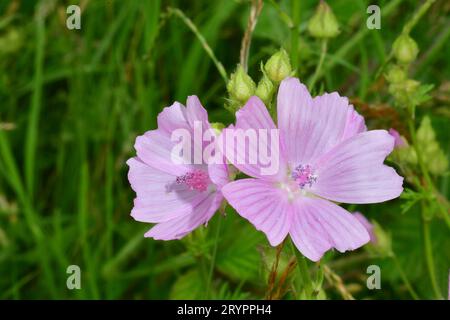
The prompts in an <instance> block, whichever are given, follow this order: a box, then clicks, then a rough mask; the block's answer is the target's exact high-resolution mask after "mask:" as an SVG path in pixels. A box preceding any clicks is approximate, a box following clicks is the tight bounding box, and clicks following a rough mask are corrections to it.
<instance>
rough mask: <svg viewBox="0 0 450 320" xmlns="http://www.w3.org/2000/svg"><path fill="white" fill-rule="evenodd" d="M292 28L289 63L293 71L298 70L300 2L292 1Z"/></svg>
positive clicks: (298, 0) (297, 0)
mask: <svg viewBox="0 0 450 320" xmlns="http://www.w3.org/2000/svg"><path fill="white" fill-rule="evenodd" d="M291 3H292V7H291V11H292V13H291V14H292V27H291V63H292V67H293V69H294V71H297V68H298V38H299V34H298V25H299V24H300V0H292V1H291Z"/></svg>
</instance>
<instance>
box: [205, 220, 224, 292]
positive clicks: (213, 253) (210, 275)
mask: <svg viewBox="0 0 450 320" xmlns="http://www.w3.org/2000/svg"><path fill="white" fill-rule="evenodd" d="M222 220H223V217H221V216H219V222H218V223H217V230H216V236H215V238H214V248H213V252H212V257H211V265H210V267H209V275H208V280H207V282H206V293H205V296H206V299H209V294H210V292H211V284H212V278H213V275H214V266H215V264H216V256H217V247H218V243H219V239H220V229H221V226H222Z"/></svg>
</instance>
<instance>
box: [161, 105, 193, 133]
mask: <svg viewBox="0 0 450 320" xmlns="http://www.w3.org/2000/svg"><path fill="white" fill-rule="evenodd" d="M180 128H184V129H189V128H190V126H189V122H188V120H187V115H186V108H185V106H183V105H182V104H181V103H179V102H175V103H174V104H172V105H171V106H170V107H165V108H164V109H163V111H161V113H160V114H159V115H158V129H159V130H161V131H163V132H165V133H166V134H167V135H168V136H169V138H170V135H171V134H172V132H173V131H174V130H176V129H180Z"/></svg>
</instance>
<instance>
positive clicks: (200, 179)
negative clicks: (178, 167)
mask: <svg viewBox="0 0 450 320" xmlns="http://www.w3.org/2000/svg"><path fill="white" fill-rule="evenodd" d="M175 183H176V184H179V185H180V184H185V185H186V186H188V188H189V189H191V190H197V191H206V189H207V188H208V185H209V176H208V173H206V172H205V171H203V170H198V169H195V170H193V171H191V172H188V173H186V174H184V175H182V176H178V177H177V179H176V180H175Z"/></svg>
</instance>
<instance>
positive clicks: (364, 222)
mask: <svg viewBox="0 0 450 320" xmlns="http://www.w3.org/2000/svg"><path fill="white" fill-rule="evenodd" d="M353 216H354V217H355V218H356V219H358V221H359V222H360V223H361V224H362V225H363V226H364V228H366V230H367V232H368V233H369V237H370V242H372V243H373V244H376V243H377V237H376V235H375V233H374V231H373V224H372V223H370V221H369V220H367V218H366V217H365V216H364V215H363V214H362V213H361V212H353Z"/></svg>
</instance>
